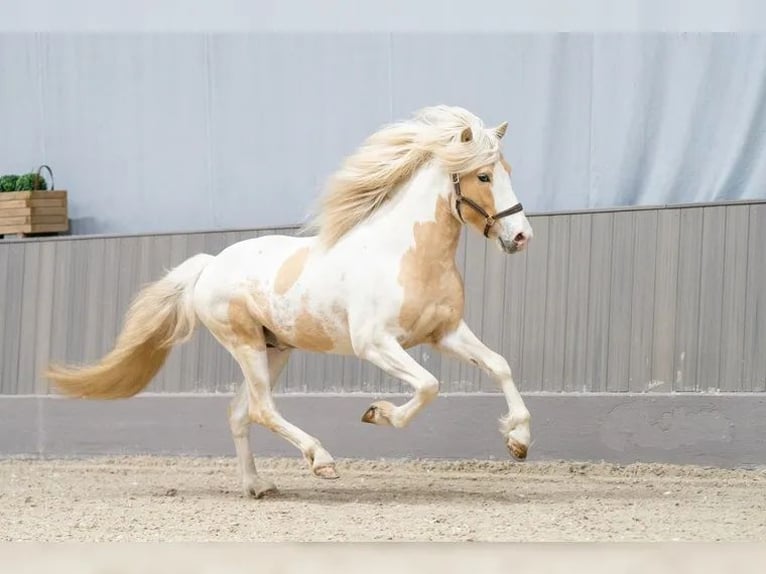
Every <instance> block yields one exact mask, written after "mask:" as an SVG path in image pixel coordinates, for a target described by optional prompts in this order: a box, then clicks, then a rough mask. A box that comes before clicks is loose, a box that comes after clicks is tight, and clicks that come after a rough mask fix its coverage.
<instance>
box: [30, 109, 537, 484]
mask: <svg viewBox="0 0 766 574" xmlns="http://www.w3.org/2000/svg"><path fill="white" fill-rule="evenodd" d="M507 127H508V122H503V123H502V124H500V125H498V126H497V127H494V128H487V127H485V126H484V123H483V122H482V120H481V119H480V118H479V117H477V116H476V115H474V114H473V113H471V112H469V111H468V110H466V109H464V108H461V107H456V106H446V105H435V106H431V107H426V108H423V109H421V110H419V111H417V112H416V113H414V114H413V115H412V116H411V117H410V118H408V119H403V120H399V121H392V122H390V123H388V124H385V125H383V126H382V127H381V128H380V129H378V130H377V131H375V132H374V133H372V134H371V135H369V136H368V137H367V138H366V140H364V141H363V143H362V144H361V145H360V146H359V147H358V148H357V149H356V150H355V151H354V152H353V153H351V154H349V155H348V156H347V157H346V158H345V159H344V160H343V162H342V163H341V165H340V166H339V167H338V169H337V170H336V171H335V172H334V173H333V174H332V175H331V176H330V177H329V178H328V182H327V184H326V186H325V189H324V190H323V192H322V193H320V194H318V199H315V200H312V202H313V203H312V206H311V207H310V209H309V214H308V215H309V217H308V218H307V223H305V224H304V225H303V226H302V227H301V229H300V232H299V233H298V234H297V235H292V236H288V235H279V234H274V235H267V236H261V237H257V238H254V239H248V240H243V241H240V242H238V243H234V244H231V245H229V246H228V247H226V248H224V249H223V250H222V251H220V252H219V253H218V255H215V256H214V255H211V254H207V253H198V254H196V255H193V256H191V257H190V258H188V259H186V260H185V261H183V262H182V263H180V264H179V265H177V266H175V267H173V268H171V269H169V270H168V271H166V273H165V274H164V275H163V276H162V277H161V278H159V279H158V280H156V281H155V282H152V283H149V284H147V285H145V286H143V287H142V288H141V289H140V290H139V291H138V293H137V294H136V295H135V296H134V299H133V301H132V302H131V304H130V306H129V308H128V310H127V312H126V314H125V316H124V320H123V325H122V327H121V331H120V333H119V334H118V336H117V339H116V342H115V344H114V346H113V347H112V349H111V350H110V351H109V352H108V353H107V354H105V355H104V356H103V357H102V358H101V359H100V360H99V361H98V362H95V363H93V364H90V365H79V366H76V365H57V364H50V365H49V366H48V367H47V369H46V370H45V372H44V376H45V377H46V378H48V379H49V380H50V381H51V382H52V383H53V384H54V386H55V387H56V388H57V389H58V390H59V391H60V392H61V393H62V394H64V395H67V396H70V397H79V398H84V399H117V398H127V397H131V396H133V395H135V394H137V393H138V392H140V391H141V390H142V389H143V388H145V387H146V386H147V385H148V384H149V383H150V381H151V380H152V378H153V377H154V375H155V374H156V373H157V372H158V371H159V369H160V368H161V367H162V365H163V363H164V361H165V359H166V358H167V356H168V354H169V353H170V351H171V349H172V348H173V347H174V346H175V345H179V344H182V343H184V342H185V341H187V340H188V339H189V338H190V337H191V336H192V333H193V332H194V330H195V328H196V326H197V322H198V321H199V322H201V323H202V324H203V325H204V326H205V327H206V328H207V329H208V330H209V331H210V333H211V334H212V335H213V337H214V338H215V339H216V340H217V341H218V342H219V343H220V344H221V345H222V346H223V347H224V348H225V349H226V350H227V351H228V352H229V353H230V354H231V356H232V357H233V358H234V360H235V361H236V362H237V364H238V365H239V367H240V368H241V370H242V374H243V376H244V381H243V382H242V383H241V385H240V386H239V387H238V390H237V391H236V392H235V394H234V397H233V399H232V401H231V403H230V406H229V412H228V417H229V425H230V428H231V433H232V438H233V441H234V446H235V450H236V456H237V467H238V473H239V474H240V478H241V481H242V488H243V492H244V493H245V495H246V496H251V497H254V498H260V497H261V496H263V495H264V494H266V493H269V492H273V491H275V490H276V486H275V485H274V484H273V482H271V481H269V480H267V479H266V478H264V477H262V476H260V475H259V474H258V472H257V470H256V467H255V462H254V460H253V453H252V451H251V448H250V442H249V432H248V431H249V426H250V424H252V423H257V424H260V425H263V426H264V427H265V428H267V429H269V430H270V431H272V432H274V433H276V434H277V435H279V436H281V437H282V438H284V439H285V440H287V441H288V442H290V443H291V444H292V445H294V446H295V447H296V448H297V449H298V450H299V451H300V452H301V453H302V455H303V457H304V459H305V460H306V461H307V463H308V466H309V468H310V470H311V472H312V473H313V475H315V476H316V477H319V478H322V479H335V478H338V477H339V474H338V472H337V470H336V467H335V461H334V459H333V457H332V456H331V454H330V453H329V452H328V451H327V450H326V449H325V448H324V447H323V446H322V444H321V443H320V441H319V440H318V439H317V438H316V437H314V436H311V435H310V434H308V433H306V432H304V431H303V430H302V429H300V428H298V427H297V426H295V425H294V424H292V423H290V422H289V421H287V420H286V419H285V418H284V417H283V416H282V415H281V414H280V412H279V411H278V409H277V407H276V405H275V403H274V398H273V396H272V392H273V389H274V386H275V383H276V382H277V379H278V378H279V375H280V373H281V371H282V369H283V368H284V367H285V365H286V363H287V361H288V358H289V357H290V354H291V352H292V351H293V350H295V349H300V350H303V351H308V352H317V353H328V354H339V355H347V356H348V355H353V356H356V357H358V358H360V359H362V360H365V361H368V362H370V363H372V364H374V365H376V366H377V367H379V368H380V369H382V370H383V371H384V372H386V373H388V374H389V375H391V376H393V377H396V378H398V379H400V380H403V381H406V382H407V383H409V385H411V386H412V388H413V390H414V392H413V395H412V396H411V398H410V399H409V400H407V401H406V402H404V403H403V404H400V405H394V404H392V403H391V402H389V401H385V400H380V401H376V402H373V403H372V404H371V405H370V406H369V408H368V409H367V410H366V411H365V412H364V413H363V415H362V417H361V420H362V421H363V422H365V423H370V424H374V425H387V426H391V427H394V428H403V427H405V426H407V425H408V424H409V423H410V422H411V421H412V420H413V418H414V417H415V416H417V414H418V413H419V412H420V411H421V410H422V409H423V408H425V407H426V406H427V405H428V404H429V403H430V402H431V401H433V400H434V399H435V398H436V396H437V394H438V391H439V382H438V380H437V379H436V378H435V377H434V376H433V375H432V374H431V373H430V372H429V371H428V370H426V369H425V368H424V367H423V366H421V365H420V364H419V363H418V362H417V361H416V360H415V359H414V358H413V357H412V356H411V355H410V354H409V353H407V351H406V350H407V349H409V348H411V347H413V346H415V345H421V344H424V345H429V346H430V347H432V348H433V349H435V350H437V351H439V352H441V353H444V354H446V355H449V356H452V357H457V358H458V359H460V360H462V361H465V362H468V363H471V364H473V365H475V366H478V367H479V368H481V369H483V370H484V371H485V372H487V373H488V374H489V375H490V376H491V377H492V378H493V380H494V381H496V383H497V384H498V385H499V386H500V388H501V389H502V391H503V394H504V396H505V400H506V401H507V404H508V414H507V415H504V416H502V417H501V418H500V422H499V427H500V433H501V435H502V437H503V440H504V441H505V444H506V446H507V448H508V451H509V452H510V454H511V456H512V457H513V458H514V459H516V460H519V461H521V460H524V459H525V458H526V456H527V450H528V447H529V444H530V436H531V435H530V418H531V417H530V413H529V410H528V409H527V408H526V406H525V404H524V401H523V400H522V397H521V395H520V393H519V391H518V389H517V387H516V384H515V383H514V380H513V377H512V374H511V369H510V366H509V364H508V362H507V361H506V359H505V358H503V357H502V356H501V355H499V354H498V353H496V352H494V351H492V350H491V349H489V348H488V347H487V346H486V345H484V343H482V342H481V341H480V340H479V339H478V338H477V336H476V335H475V334H474V333H473V332H472V331H471V329H470V328H469V327H468V325H467V324H466V322H465V320H464V319H463V309H464V301H465V298H464V286H463V279H462V276H461V275H460V272H459V270H458V268H457V265H456V262H455V254H456V249H457V246H458V242H459V239H460V235H461V230H462V227H463V226H464V225H467V226H469V227H470V228H471V229H473V230H475V231H476V232H478V233H481V234H482V235H483V236H484V237H485V238H486V239H487V240H488V241H493V242H494V243H495V244H496V245H497V247H498V248H499V249H500V250H501V251H502V252H504V253H505V254H514V253H518V252H520V251H522V250H524V249H525V248H526V247H527V245H528V244H529V242H530V240H531V239H532V236H533V232H532V228H531V226H530V223H529V221H528V220H527V218H526V215H525V214H524V210H523V207H522V205H521V203H520V202H519V201H518V199H517V197H516V195H515V194H514V191H513V187H512V185H511V167H510V165H509V163H508V162H507V161H506V159H505V158H504V156H503V153H502V151H501V140H502V138H503V136H504V135H505V132H506V130H507ZM312 212H313V213H312Z"/></svg>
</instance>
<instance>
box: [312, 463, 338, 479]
mask: <svg viewBox="0 0 766 574" xmlns="http://www.w3.org/2000/svg"><path fill="white" fill-rule="evenodd" d="M312 472H313V473H314V476H316V477H318V478H324V479H326V480H334V479H336V478H340V475H339V474H338V471H337V470H335V465H334V464H326V465H324V466H320V467H317V468H314V469H312Z"/></svg>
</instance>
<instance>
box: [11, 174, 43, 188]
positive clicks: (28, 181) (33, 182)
mask: <svg viewBox="0 0 766 574" xmlns="http://www.w3.org/2000/svg"><path fill="white" fill-rule="evenodd" d="M35 189H41V190H45V189H48V183H47V182H46V181H45V178H44V177H43V176H41V175H37V174H36V173H34V172H30V173H25V174H24V175H21V176H19V178H18V179H17V180H16V191H32V190H35Z"/></svg>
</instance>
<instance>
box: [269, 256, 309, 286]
mask: <svg viewBox="0 0 766 574" xmlns="http://www.w3.org/2000/svg"><path fill="white" fill-rule="evenodd" d="M308 255H309V248H308V247H302V248H301V249H298V251H296V252H295V253H293V254H292V255H290V257H288V258H287V259H285V262H284V263H282V266H281V267H280V268H279V271H278V272H277V277H276V280H275V281H274V292H275V293H276V294H277V295H284V294H285V293H287V292H288V291H289V290H290V287H292V286H293V285H295V282H296V281H297V280H298V277H300V276H301V273H302V272H303V267H304V266H305V265H306V258H307V257H308Z"/></svg>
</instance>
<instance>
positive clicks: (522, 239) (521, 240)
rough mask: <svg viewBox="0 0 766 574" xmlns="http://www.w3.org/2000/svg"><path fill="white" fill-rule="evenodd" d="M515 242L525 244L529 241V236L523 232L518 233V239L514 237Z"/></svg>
mask: <svg viewBox="0 0 766 574" xmlns="http://www.w3.org/2000/svg"><path fill="white" fill-rule="evenodd" d="M513 240H514V241H515V242H516V243H524V242H525V241H526V240H527V236H526V235H524V233H523V232H522V233H517V234H516V237H514V238H513Z"/></svg>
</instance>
